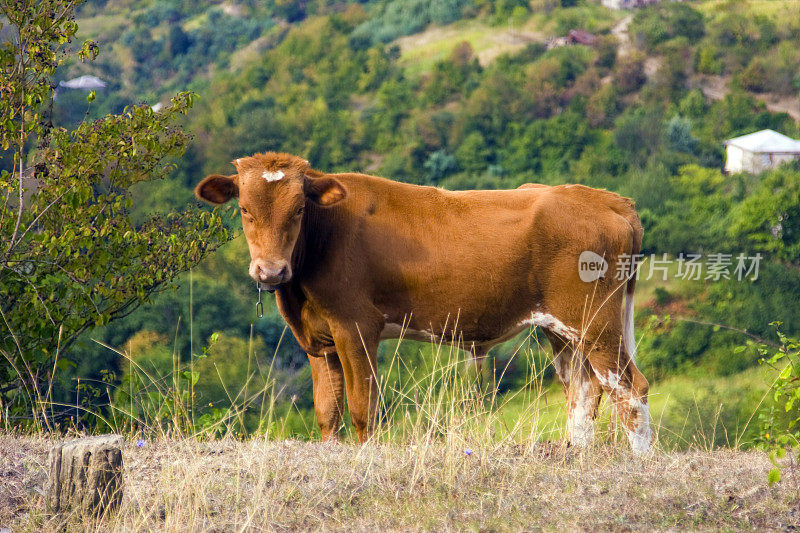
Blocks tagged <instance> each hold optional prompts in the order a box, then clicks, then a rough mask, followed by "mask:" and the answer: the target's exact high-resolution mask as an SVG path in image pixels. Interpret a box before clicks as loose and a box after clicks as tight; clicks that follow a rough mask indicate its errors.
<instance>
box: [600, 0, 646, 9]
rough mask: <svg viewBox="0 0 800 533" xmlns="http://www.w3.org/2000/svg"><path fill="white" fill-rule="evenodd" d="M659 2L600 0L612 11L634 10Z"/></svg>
mask: <svg viewBox="0 0 800 533" xmlns="http://www.w3.org/2000/svg"><path fill="white" fill-rule="evenodd" d="M658 1H659V0H600V3H601V4H603V5H604V6H606V7H610V8H611V9H633V8H634V7H642V6H646V5H649V4H656V3H658Z"/></svg>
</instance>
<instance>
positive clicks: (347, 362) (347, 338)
mask: <svg viewBox="0 0 800 533" xmlns="http://www.w3.org/2000/svg"><path fill="white" fill-rule="evenodd" d="M382 327H383V326H382V325H380V324H379V323H378V322H377V321H375V323H372V324H371V323H369V322H368V321H363V320H362V321H349V322H345V321H342V322H340V323H337V324H331V333H332V334H333V342H334V344H335V345H336V351H337V352H338V354H339V360H340V361H341V363H342V369H343V370H344V379H345V382H346V384H347V408H348V409H349V411H350V420H351V421H352V422H353V427H354V428H355V430H356V438H357V440H358V443H359V444H364V442H366V441H367V439H369V437H370V435H372V431H373V429H374V427H375V419H376V417H377V413H378V380H377V354H378V343H379V342H380V331H381V329H382Z"/></svg>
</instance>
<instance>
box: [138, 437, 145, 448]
mask: <svg viewBox="0 0 800 533" xmlns="http://www.w3.org/2000/svg"><path fill="white" fill-rule="evenodd" d="M136 447H137V448H142V447H144V441H143V440H142V439H139V440H137V441H136Z"/></svg>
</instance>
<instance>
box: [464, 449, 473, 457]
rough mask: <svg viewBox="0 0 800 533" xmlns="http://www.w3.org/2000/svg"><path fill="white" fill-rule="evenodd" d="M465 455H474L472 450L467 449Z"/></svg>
mask: <svg viewBox="0 0 800 533" xmlns="http://www.w3.org/2000/svg"><path fill="white" fill-rule="evenodd" d="M464 455H472V450H470V449H469V448H467V449H466V450H464Z"/></svg>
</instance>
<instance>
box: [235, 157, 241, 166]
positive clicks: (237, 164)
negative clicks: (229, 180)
mask: <svg viewBox="0 0 800 533" xmlns="http://www.w3.org/2000/svg"><path fill="white" fill-rule="evenodd" d="M241 164H242V158H241V157H240V158H239V159H237V160H236V166H239V165H241Z"/></svg>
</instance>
